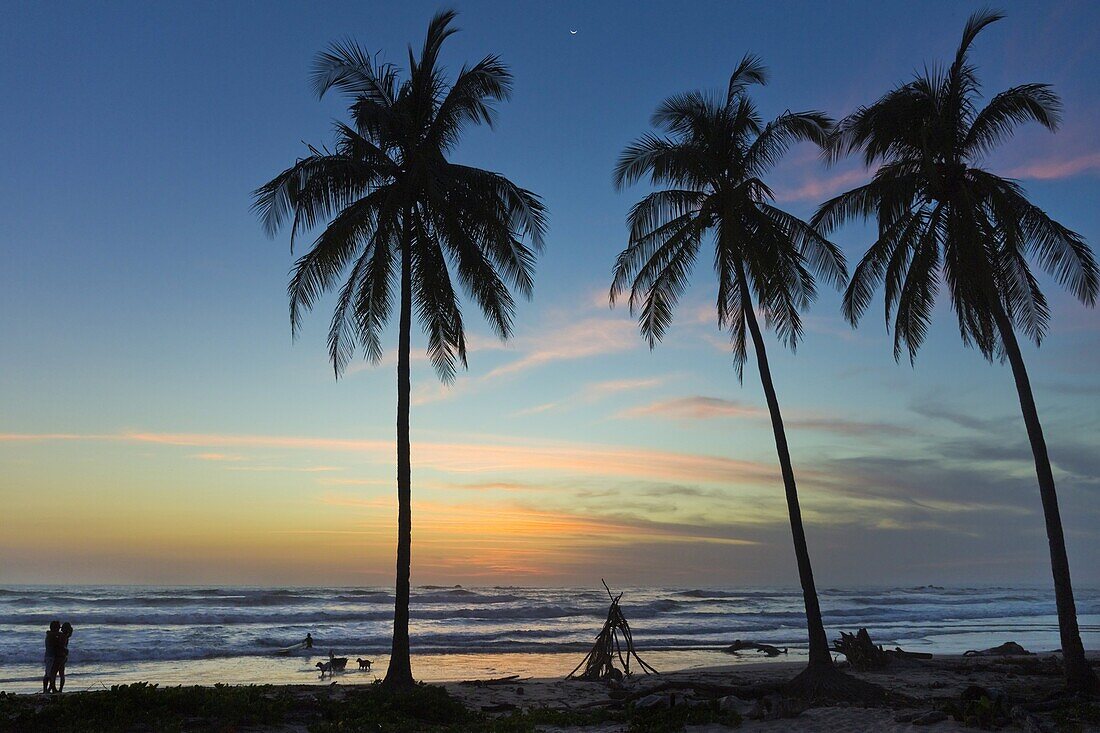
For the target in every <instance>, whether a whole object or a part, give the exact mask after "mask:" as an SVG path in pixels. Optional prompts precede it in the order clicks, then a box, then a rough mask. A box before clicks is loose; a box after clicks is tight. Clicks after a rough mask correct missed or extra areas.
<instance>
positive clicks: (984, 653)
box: [963, 641, 1031, 657]
mask: <svg viewBox="0 0 1100 733" xmlns="http://www.w3.org/2000/svg"><path fill="white" fill-rule="evenodd" d="M1029 655H1031V652H1029V651H1028V650H1027V649H1024V648H1023V647H1022V646H1020V645H1019V644H1017V643H1016V642H1014V641H1006V642H1005V643H1004V644H1001V645H1000V646H995V647H993V648H992V649H982V650H981V651H975V650H974V649H971V650H969V651H965V652H963V656H964V657H1017V656H1019V657H1023V656H1029Z"/></svg>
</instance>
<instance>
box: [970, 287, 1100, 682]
mask: <svg viewBox="0 0 1100 733" xmlns="http://www.w3.org/2000/svg"><path fill="white" fill-rule="evenodd" d="M989 301H990V302H989V305H990V309H991V310H992V311H993V318H994V320H995V321H996V323H997V329H998V330H999V331H1000V333H1001V343H1003V344H1004V349H1005V354H1006V355H1007V356H1008V362H1009V364H1011V365H1012V376H1013V377H1015V378H1016V392H1017V393H1018V394H1019V396H1020V410H1021V411H1022V412H1023V414H1024V425H1025V426H1027V437H1028V439H1029V440H1030V441H1031V453H1032V455H1033V456H1034V457H1035V473H1036V474H1038V478H1039V496H1040V498H1041V499H1042V502H1043V518H1044V519H1045V520H1046V525H1047V542H1048V544H1049V545H1050V568H1051V572H1052V573H1053V575H1054V600H1055V604H1056V605H1057V608H1058V633H1059V634H1060V636H1061V640H1062V657H1063V659H1064V660H1065V665H1066V685H1067V686H1068V687H1069V689H1070V690H1073V691H1095V690H1097V688H1098V683H1097V678H1096V673H1095V672H1093V670H1092V667H1090V666H1089V663H1088V660H1086V659H1085V648H1084V645H1082V643H1081V631H1080V630H1079V629H1078V628H1077V607H1076V604H1075V603H1074V601H1073V586H1072V584H1071V583H1070V579H1069V557H1068V556H1067V555H1066V540H1065V536H1064V535H1063V533H1062V516H1061V513H1060V512H1059V511H1058V493H1057V491H1055V488H1054V473H1053V472H1052V471H1051V469H1050V456H1049V455H1047V443H1046V439H1045V438H1044V437H1043V426H1042V424H1041V423H1040V422H1039V412H1038V410H1036V409H1035V398H1034V397H1033V396H1032V393H1031V381H1030V380H1029V379H1028V377H1027V369H1026V368H1025V367H1024V358H1023V355H1022V354H1021V353H1020V344H1019V342H1018V341H1017V340H1016V332H1015V330H1014V329H1013V328H1012V322H1011V321H1009V320H1008V316H1007V314H1006V313H1005V311H1004V307H1003V306H1002V305H1001V301H1000V298H999V297H997V296H996V295H995V294H991V295H990V296H989Z"/></svg>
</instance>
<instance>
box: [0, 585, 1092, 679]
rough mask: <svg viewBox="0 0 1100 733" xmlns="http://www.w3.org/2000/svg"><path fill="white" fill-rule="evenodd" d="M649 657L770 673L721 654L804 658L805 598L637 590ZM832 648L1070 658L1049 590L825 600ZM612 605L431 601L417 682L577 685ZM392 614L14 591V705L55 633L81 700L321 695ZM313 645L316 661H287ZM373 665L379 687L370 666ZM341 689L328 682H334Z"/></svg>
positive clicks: (10, 596)
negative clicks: (152, 685)
mask: <svg viewBox="0 0 1100 733" xmlns="http://www.w3.org/2000/svg"><path fill="white" fill-rule="evenodd" d="M617 590H623V591H624V594H623V599H622V609H623V613H624V614H625V615H626V618H627V619H628V620H629V622H630V624H631V629H632V631H633V634H634V641H635V645H636V647H637V648H638V650H639V652H640V653H641V655H642V656H643V658H644V659H646V661H647V662H649V663H651V664H653V665H654V666H656V667H657V668H658V669H660V670H672V669H684V668H689V667H693V666H712V665H718V664H734V663H740V662H758V661H763V660H762V659H761V657H760V656H759V655H755V654H742V655H740V656H739V657H734V656H731V655H728V654H725V653H723V652H722V651H721V649H722V647H724V646H727V645H729V644H730V643H732V642H733V641H734V640H735V639H743V640H751V641H757V642H766V643H769V644H775V645H777V646H780V647H791V649H790V654H789V655H788V656H785V657H779V660H780V661H782V660H785V659H787V660H797V659H800V658H803V655H804V646H805V631H804V630H803V612H802V597H801V594H800V593H799V592H798V591H795V590H793V589H767V588H756V589H748V590H732V589H713V588H710V589H707V588H694V589H693V588H625V589H617ZM820 597H821V606H822V609H823V611H824V615H825V624H826V627H827V631H828V633H829V637H830V639H832V638H835V637H836V636H837V635H838V632H840V631H855V630H856V629H858V628H859V627H867V629H868V630H869V631H870V633H871V636H872V638H873V639H874V640H875V641H876V642H878V643H882V644H884V645H888V646H890V647H893V646H895V645H900V646H902V647H904V648H905V649H909V650H912V651H929V652H933V653H960V652H963V651H966V650H967V649H981V648H987V647H990V646H995V645H997V644H1000V643H1002V642H1005V641H1009V640H1011V641H1016V642H1019V643H1020V644H1022V645H1024V646H1025V647H1026V648H1028V649H1031V650H1032V651H1050V650H1053V649H1056V648H1058V646H1059V641H1058V627H1057V620H1056V617H1055V615H1054V614H1055V610H1054V600H1053V593H1052V592H1051V591H1050V590H1048V589H1037V588H1003V587H1001V588H998V587H983V588H941V587H934V586H924V587H914V588H877V589H826V590H822V591H821V592H820ZM607 607H608V596H607V593H606V592H605V591H604V589H603V588H602V587H601V588H598V589H594V588H585V589H576V588H518V587H492V588H463V587H458V586H455V587H438V586H421V587H418V588H415V589H414V592H413V600H412V619H413V620H412V626H411V634H412V645H413V654H414V659H413V671H414V673H415V674H416V675H417V677H418V678H420V679H424V680H428V681H440V680H448V679H451V680H453V679H470V678H485V677H494V676H503V675H509V674H519V675H521V676H537V677H552V676H558V675H561V676H564V675H565V674H567V673H568V672H569V671H570V670H571V669H572V668H573V667H574V666H575V665H576V664H577V663H578V662H580V660H581V658H582V657H583V655H584V654H585V653H586V652H587V651H588V649H589V648H590V646H591V644H592V641H593V637H594V636H595V635H596V633H597V632H598V631H599V628H600V626H601V625H602V623H603V620H604V617H605V614H606V612H607ZM1077 608H1078V618H1079V620H1080V623H1081V630H1082V634H1083V637H1084V642H1085V647H1086V648H1087V649H1097V648H1100V590H1097V589H1078V592H1077ZM392 612H393V595H392V591H391V590H388V589H384V588H255V587H237V588H230V587H225V588H202V587H186V588H184V587H148V586H141V587H130V586H125V587H124V586H111V587H79V586H78V587H73V586H70V587H42V586H8V587H3V588H0V690H4V691H10V692H31V691H34V690H35V689H40V685H41V681H40V680H41V675H42V671H41V660H42V656H43V636H44V634H45V631H46V628H47V626H48V624H49V622H50V621H51V620H52V619H58V620H61V621H69V622H71V623H72V624H73V626H74V627H75V634H74V635H73V637H72V640H71V642H70V658H69V665H68V683H67V685H66V689H67V690H85V689H98V688H101V687H104V686H109V685H112V684H118V683H126V682H136V681H148V682H156V683H160V684H162V685H177V684H200V683H201V684H214V683H217V682H223V683H229V684H244V683H266V682H271V683H301V684H309V683H317V684H320V682H319V680H318V678H317V670H316V669H315V668H314V666H313V665H314V664H315V663H316V662H317V661H320V660H322V659H325V658H327V656H328V654H329V652H330V651H332V652H333V653H335V654H336V655H337V656H347V657H350V658H351V660H352V661H351V663H350V664H349V671H348V672H347V673H345V674H344V675H343V676H342V677H338V679H340V681H341V682H342V683H345V684H347V683H365V682H371V681H373V680H374V679H376V678H378V677H379V676H382V675H384V674H385V669H386V655H387V653H388V651H389V634H390V628H391V623H392V621H391V619H392ZM307 632H308V633H311V634H312V635H313V638H314V640H315V646H314V649H313V650H312V653H311V654H308V653H303V654H297V655H294V656H285V657H283V656H276V655H275V651H276V650H278V649H279V648H282V647H286V646H288V645H291V644H294V643H295V642H298V641H300V640H301V639H303V638H304V637H305V635H306V633H307ZM359 657H362V658H365V659H371V660H372V661H373V662H374V664H373V668H372V670H371V671H370V672H365V671H364V672H360V671H359V670H358V669H357V668H356V664H355V659H356V658H359ZM325 684H327V681H326V683H325Z"/></svg>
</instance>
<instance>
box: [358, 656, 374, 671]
mask: <svg viewBox="0 0 1100 733" xmlns="http://www.w3.org/2000/svg"><path fill="white" fill-rule="evenodd" d="M355 661H357V662H359V669H365V670H367V671H368V672H370V665H371V660H369V659H356V660H355Z"/></svg>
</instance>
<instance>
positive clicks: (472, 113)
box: [254, 11, 546, 687]
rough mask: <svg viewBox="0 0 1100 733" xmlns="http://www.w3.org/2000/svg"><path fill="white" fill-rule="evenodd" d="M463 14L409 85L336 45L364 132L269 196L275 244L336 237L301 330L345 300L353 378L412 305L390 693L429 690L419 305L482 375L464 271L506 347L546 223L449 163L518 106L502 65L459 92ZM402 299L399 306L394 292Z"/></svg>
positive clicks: (308, 268)
mask: <svg viewBox="0 0 1100 733" xmlns="http://www.w3.org/2000/svg"><path fill="white" fill-rule="evenodd" d="M454 17H455V13H454V12H453V11H447V12H442V13H439V14H438V15H436V16H435V17H434V18H433V19H432V21H431V23H430V25H429V26H428V34H427V38H426V40H425V41H424V46H423V49H422V50H421V52H420V55H419V57H417V56H416V55H415V54H414V52H413V50H412V48H410V49H409V68H408V75H407V78H405V79H401V78H400V75H399V73H398V70H397V68H396V67H395V66H393V65H390V64H379V63H377V62H376V61H375V60H374V58H373V57H372V56H371V55H370V54H368V53H366V52H365V51H364V50H363V49H361V48H360V47H359V46H357V45H355V44H354V43H351V42H348V43H343V44H336V45H333V46H331V47H330V48H329V50H328V51H326V52H324V53H322V54H320V55H319V56H318V57H317V62H316V66H315V69H314V73H313V84H314V88H315V90H316V91H317V94H318V95H319V96H323V95H324V94H325V93H326V92H328V91H330V90H332V89H336V90H339V91H340V92H342V93H343V94H345V95H346V96H347V97H348V99H349V100H350V108H349V113H350V117H351V123H350V124H344V123H339V122H338V123H336V130H335V134H336V141H335V144H334V146H333V149H332V150H331V151H329V150H327V149H326V150H318V149H315V148H312V147H311V148H310V149H309V155H307V156H306V157H304V158H302V159H301V160H299V161H297V162H296V163H295V164H294V165H293V166H292V167H290V168H288V169H287V170H285V171H283V172H282V173H280V174H279V175H278V176H276V177H275V178H273V179H272V180H271V181H270V182H268V183H267V184H265V185H264V186H262V187H261V188H260V189H258V190H257V191H256V193H255V204H254V208H255V210H256V211H257V213H258V214H259V216H260V218H261V219H262V221H263V224H264V226H265V227H266V229H267V231H268V232H269V233H271V234H274V233H275V232H276V231H277V230H278V229H279V228H280V227H282V226H283V225H285V224H289V225H290V230H291V246H292V247H293V243H294V239H295V235H297V234H298V233H299V232H302V231H305V230H308V229H310V228H312V227H314V226H315V225H318V224H320V223H322V222H327V223H326V224H325V228H324V230H323V231H322V232H321V234H320V235H319V236H318V237H317V239H316V240H315V241H314V243H313V246H312V248H311V249H310V250H309V251H308V252H306V253H305V254H304V255H303V256H302V257H301V258H299V259H298V260H297V262H296V263H295V265H294V269H293V273H292V277H291V280H290V285H289V287H288V292H289V296H290V322H291V327H292V330H293V331H294V332H297V330H298V328H299V325H300V321H301V316H302V314H303V312H304V311H308V310H309V309H310V308H312V307H313V305H314V304H315V303H316V302H317V300H318V299H319V298H320V297H321V296H322V295H323V294H324V293H325V292H326V291H328V290H330V289H336V286H337V284H338V281H340V280H341V279H342V280H343V285H342V286H341V287H339V291H338V294H337V296H336V306H335V311H334V313H333V316H332V324H331V327H330V329H329V334H328V350H329V358H330V360H331V362H332V365H333V369H334V371H335V373H336V376H337V377H339V376H340V374H341V372H342V371H343V369H344V367H345V366H346V365H347V363H348V361H349V360H350V359H351V358H353V357H354V355H355V353H356V351H357V350H358V349H359V348H362V349H363V351H364V352H365V355H366V357H367V358H368V359H369V360H371V361H372V362H378V361H379V360H380V359H381V357H382V340H381V339H382V333H383V330H384V328H385V326H386V323H387V321H388V319H389V316H390V311H391V305H392V302H393V295H396V296H397V300H398V302H399V305H398V311H399V315H398V352H397V498H398V533H397V582H396V592H395V601H394V618H393V647H392V652H391V655H390V661H389V668H388V670H387V672H386V677H385V683H386V684H388V685H391V686H397V687H403V686H407V685H410V684H412V683H413V675H412V668H411V664H410V660H409V575H410V557H411V554H410V552H411V534H412V529H411V527H412V525H411V499H410V496H411V484H412V477H411V467H410V458H409V391H410V379H409V350H410V338H411V334H410V331H411V329H412V318H413V305H414V301H415V305H416V314H417V316H418V317H419V320H420V323H421V325H422V327H423V329H424V331H425V333H426V336H427V353H428V356H429V358H430V360H431V362H432V364H433V365H434V367H435V369H436V372H437V373H438V374H439V376H440V377H441V378H442V379H443V380H444V381H445V382H450V381H451V380H453V378H454V376H455V373H456V368H457V365H458V364H459V363H461V364H462V366H464V367H465V366H466V341H465V335H464V325H463V320H462V311H461V307H460V303H459V297H458V294H457V293H456V289H455V287H454V285H453V283H452V279H451V270H452V269H453V270H454V273H455V274H456V275H457V279H458V281H459V283H461V286H462V288H464V289H465V291H466V292H467V293H468V295H469V297H470V298H472V299H473V301H474V302H475V303H477V305H478V307H479V308H480V309H481V311H482V312H483V313H484V314H485V317H486V319H487V320H488V322H489V324H490V325H491V326H492V327H493V329H494V330H495V331H496V332H497V334H498V335H499V336H500V337H501V338H507V337H508V336H509V334H510V332H511V329H512V318H513V315H514V305H515V304H514V300H513V297H512V295H511V293H510V291H509V286H511V287H512V288H514V289H515V290H516V291H518V292H519V293H521V294H523V295H524V296H530V294H531V289H532V272H533V268H534V263H535V256H536V253H537V252H538V251H540V250H541V248H542V244H543V234H544V232H545V229H546V217H545V212H544V209H543V206H542V204H541V202H540V200H539V198H538V197H537V196H535V195H534V194H532V193H531V192H530V191H527V190H524V189H522V188H520V187H518V186H516V185H515V184H514V183H512V182H511V181H509V180H508V179H507V178H505V177H504V176H502V175H500V174H497V173H493V172H491V171H487V170H482V169H479V168H473V167H469V166H465V165H458V164H456V163H452V162H450V161H449V160H448V155H449V154H450V153H451V151H452V150H453V149H454V147H455V146H456V144H457V143H458V141H459V138H460V136H461V133H462V132H463V130H464V129H465V128H466V127H467V126H468V125H470V124H479V123H485V124H489V125H491V124H492V122H493V119H494V114H495V113H494V108H493V103H494V102H496V101H500V100H504V99H507V98H508V96H509V94H510V89H511V80H512V77H511V74H510V73H509V71H508V69H507V67H505V66H504V65H503V64H502V63H501V62H500V60H499V59H498V58H497V57H496V56H487V57H485V58H484V59H482V60H481V61H480V62H478V63H477V64H475V65H474V66H471V67H463V69H462V70H461V71H460V72H459V73H458V75H457V77H456V78H455V79H454V81H453V82H452V83H450V84H448V82H447V79H446V77H445V76H444V73H443V70H442V69H441V68H440V67H439V66H438V58H439V51H440V47H441V46H442V45H443V42H444V40H446V38H447V37H448V36H450V35H451V34H452V33H454V32H455V29H454V28H453V27H452V21H453V19H454ZM395 285H396V293H394V286H395Z"/></svg>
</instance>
